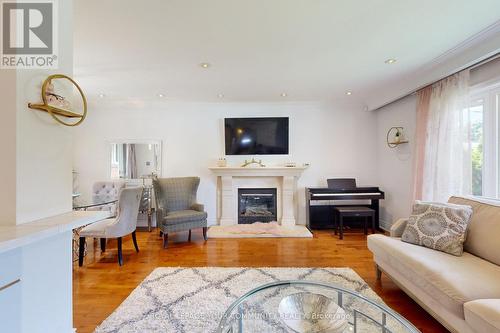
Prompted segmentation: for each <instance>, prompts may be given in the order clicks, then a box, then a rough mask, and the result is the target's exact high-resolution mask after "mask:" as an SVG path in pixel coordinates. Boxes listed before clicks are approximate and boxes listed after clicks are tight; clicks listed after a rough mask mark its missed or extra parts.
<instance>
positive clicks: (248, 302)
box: [217, 280, 420, 333]
mask: <svg viewBox="0 0 500 333" xmlns="http://www.w3.org/2000/svg"><path fill="white" fill-rule="evenodd" d="M217 332H218V333H241V332H251V333H257V332H299V333H305V332H307V333H342V332H354V333H361V332H363V333H364V332H367V333H368V332H370V333H371V332H381V333H397V332H411V333H417V332H420V331H419V330H418V329H417V328H416V327H415V326H413V325H412V324H411V323H410V322H409V321H408V320H406V319H405V318H403V317H402V316H401V315H400V314H398V313H397V312H395V311H394V310H392V309H390V308H388V307H387V306H385V305H383V304H379V303H377V302H375V301H372V300H370V299H368V298H366V297H365V296H363V295H361V294H359V293H358V292H356V291H352V290H348V289H344V288H341V287H339V286H336V285H331V284H326V283H321V282H312V281H295V280H292V281H279V282H272V283H269V284H265V285H263V286H261V287H259V288H256V289H253V290H251V291H249V292H248V293H246V294H245V295H243V296H241V297H240V298H239V299H237V300H236V301H235V302H234V303H233V304H231V306H230V307H229V308H228V309H227V311H226V312H225V313H224V315H223V317H222V319H221V321H220V323H219V326H218V328H217Z"/></svg>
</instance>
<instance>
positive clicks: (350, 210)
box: [334, 206, 375, 239]
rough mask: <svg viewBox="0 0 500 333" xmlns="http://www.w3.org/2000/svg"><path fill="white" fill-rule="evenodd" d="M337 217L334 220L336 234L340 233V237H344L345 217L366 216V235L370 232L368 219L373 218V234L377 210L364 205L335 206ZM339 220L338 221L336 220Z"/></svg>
mask: <svg viewBox="0 0 500 333" xmlns="http://www.w3.org/2000/svg"><path fill="white" fill-rule="evenodd" d="M335 214H336V215H337V218H336V219H335V222H334V229H335V235H336V234H337V231H338V233H339V239H343V238H344V217H364V219H365V235H367V234H368V219H370V220H371V225H372V234H373V233H375V210H373V209H371V208H368V207H363V206H343V207H335ZM336 221H338V223H337V222H336Z"/></svg>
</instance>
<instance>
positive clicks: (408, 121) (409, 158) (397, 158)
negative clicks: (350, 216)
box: [375, 95, 417, 229]
mask: <svg viewBox="0 0 500 333" xmlns="http://www.w3.org/2000/svg"><path fill="white" fill-rule="evenodd" d="M416 101H417V98H416V96H414V95H412V96H408V97H406V98H404V99H402V100H400V101H398V102H396V103H393V104H390V105H388V106H386V107H383V108H381V109H379V110H378V111H376V112H375V113H376V115H377V140H376V142H377V170H378V184H379V186H380V187H381V189H382V190H383V191H385V200H382V201H381V202H380V203H381V205H380V206H381V211H380V225H381V226H382V227H383V228H384V229H389V227H390V225H391V224H392V223H393V222H394V221H395V220H396V219H398V218H400V217H407V216H408V215H409V213H410V212H411V205H412V200H413V158H414V154H413V151H414V143H415V122H416V108H417V105H416ZM394 126H402V127H404V130H405V136H406V138H407V139H408V140H409V143H408V144H402V145H399V146H398V147H396V148H389V147H388V146H387V143H386V141H387V140H386V138H387V131H388V130H389V129H390V128H391V127H394Z"/></svg>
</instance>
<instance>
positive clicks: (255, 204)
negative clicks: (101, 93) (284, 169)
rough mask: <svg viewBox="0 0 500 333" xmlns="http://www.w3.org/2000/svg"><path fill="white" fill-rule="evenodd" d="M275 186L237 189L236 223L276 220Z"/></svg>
mask: <svg viewBox="0 0 500 333" xmlns="http://www.w3.org/2000/svg"><path fill="white" fill-rule="evenodd" d="M276 211H277V209H276V189H275V188H240V189H238V223H239V224H243V223H254V222H271V221H276V219H277V216H276Z"/></svg>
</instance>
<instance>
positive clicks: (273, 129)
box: [224, 117, 288, 155]
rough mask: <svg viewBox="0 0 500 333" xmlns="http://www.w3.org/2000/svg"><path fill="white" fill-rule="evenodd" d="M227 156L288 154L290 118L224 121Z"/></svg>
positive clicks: (233, 119)
mask: <svg viewBox="0 0 500 333" xmlns="http://www.w3.org/2000/svg"><path fill="white" fill-rule="evenodd" d="M224 127H225V142H226V155H286V154H288V118H285V117H283V118H226V119H224Z"/></svg>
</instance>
